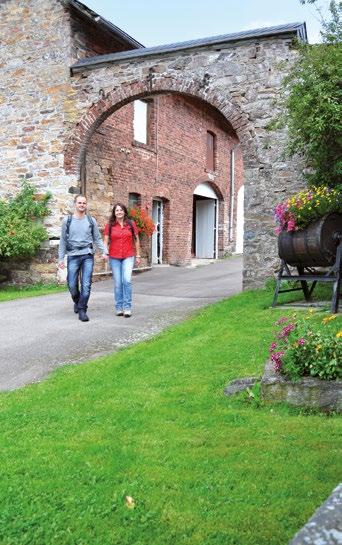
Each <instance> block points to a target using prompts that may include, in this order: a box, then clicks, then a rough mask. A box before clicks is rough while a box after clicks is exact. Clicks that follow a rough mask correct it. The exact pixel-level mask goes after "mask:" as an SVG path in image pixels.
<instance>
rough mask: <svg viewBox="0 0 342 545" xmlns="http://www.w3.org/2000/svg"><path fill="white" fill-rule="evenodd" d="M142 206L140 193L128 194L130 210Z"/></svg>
mask: <svg viewBox="0 0 342 545" xmlns="http://www.w3.org/2000/svg"><path fill="white" fill-rule="evenodd" d="M137 206H140V195H139V193H128V208H136V207H137Z"/></svg>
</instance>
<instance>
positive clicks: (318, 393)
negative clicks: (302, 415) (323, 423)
mask: <svg viewBox="0 0 342 545" xmlns="http://www.w3.org/2000/svg"><path fill="white" fill-rule="evenodd" d="M261 398H262V399H263V400H264V401H267V402H271V403H281V402H283V403H284V402H285V403H289V404H290V405H294V406H296V407H305V408H312V409H319V410H322V411H327V412H330V411H336V412H339V413H341V412H342V380H321V379H318V378H313V377H303V378H301V379H300V380H298V381H297V382H293V381H291V380H289V379H288V378H286V377H284V376H283V375H280V374H278V373H276V372H275V371H274V368H273V364H272V362H271V361H268V362H267V363H266V365H265V370H264V374H263V377H262V379H261Z"/></svg>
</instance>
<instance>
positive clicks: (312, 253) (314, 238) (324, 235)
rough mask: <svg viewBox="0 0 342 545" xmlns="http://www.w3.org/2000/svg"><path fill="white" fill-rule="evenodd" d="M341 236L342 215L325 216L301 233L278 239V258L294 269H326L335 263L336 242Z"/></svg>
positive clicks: (281, 236)
mask: <svg viewBox="0 0 342 545" xmlns="http://www.w3.org/2000/svg"><path fill="white" fill-rule="evenodd" d="M335 234H340V235H342V214H327V215H326V216H323V217H322V218H321V219H319V220H317V221H315V222H314V223H311V224H310V225H308V227H307V228H306V229H303V230H302V231H295V232H291V233H287V232H285V231H282V232H281V233H280V235H279V237H278V252H279V257H280V258H281V259H284V261H286V263H288V264H289V265H292V266H296V267H298V266H299V267H328V266H330V265H333V264H334V263H335V259H336V247H337V244H338V241H337V240H336V237H335Z"/></svg>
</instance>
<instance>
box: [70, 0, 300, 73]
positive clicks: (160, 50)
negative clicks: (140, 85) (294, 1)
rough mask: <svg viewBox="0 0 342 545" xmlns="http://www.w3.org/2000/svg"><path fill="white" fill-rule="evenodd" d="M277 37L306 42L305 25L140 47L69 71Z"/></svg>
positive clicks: (88, 61) (90, 59)
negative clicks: (287, 36)
mask: <svg viewBox="0 0 342 545" xmlns="http://www.w3.org/2000/svg"><path fill="white" fill-rule="evenodd" d="M73 1H74V0H73ZM279 35H289V37H290V36H291V35H292V36H293V37H296V38H297V39H298V40H301V41H303V42H307V33H306V24H305V22H304V23H289V24H283V25H277V26H272V27H267V28H257V29H255V30H244V31H242V32H234V33H233V34H222V35H219V36H211V37H209V38H201V39H198V40H190V41H187V42H178V43H173V44H167V45H158V46H154V47H142V48H140V49H134V50H130V51H122V52H120V53H110V54H107V55H98V56H96V57H88V58H86V59H81V60H79V61H78V62H77V63H75V64H74V65H72V66H71V71H72V72H77V71H80V70H84V69H91V68H96V67H97V66H101V65H104V64H112V63H116V62H121V61H123V60H130V59H136V58H142V57H152V56H158V55H162V54H164V53H172V52H177V51H185V50H188V49H198V48H202V47H208V46H217V48H219V46H224V45H225V44H228V43H231V42H239V41H243V40H251V39H258V38H265V37H270V36H279Z"/></svg>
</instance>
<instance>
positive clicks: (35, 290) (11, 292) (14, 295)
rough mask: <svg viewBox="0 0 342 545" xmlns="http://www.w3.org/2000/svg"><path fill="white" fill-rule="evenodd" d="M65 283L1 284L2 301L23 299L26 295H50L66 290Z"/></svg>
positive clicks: (0, 296)
mask: <svg viewBox="0 0 342 545" xmlns="http://www.w3.org/2000/svg"><path fill="white" fill-rule="evenodd" d="M66 289H67V288H66V286H65V285H63V284H62V285H60V286H59V285H57V284H34V285H32V286H1V285H0V303H1V302H2V301H12V300H13V299H23V298H24V297H36V296H38V295H48V294H49V293H57V292H59V291H65V290H66Z"/></svg>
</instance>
